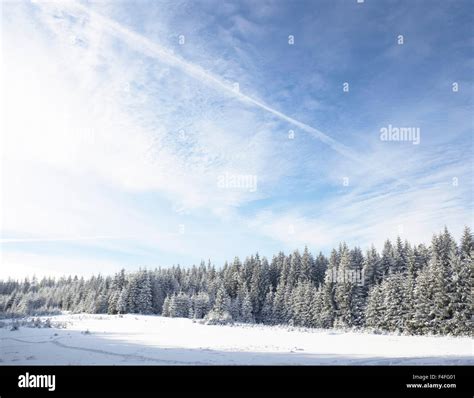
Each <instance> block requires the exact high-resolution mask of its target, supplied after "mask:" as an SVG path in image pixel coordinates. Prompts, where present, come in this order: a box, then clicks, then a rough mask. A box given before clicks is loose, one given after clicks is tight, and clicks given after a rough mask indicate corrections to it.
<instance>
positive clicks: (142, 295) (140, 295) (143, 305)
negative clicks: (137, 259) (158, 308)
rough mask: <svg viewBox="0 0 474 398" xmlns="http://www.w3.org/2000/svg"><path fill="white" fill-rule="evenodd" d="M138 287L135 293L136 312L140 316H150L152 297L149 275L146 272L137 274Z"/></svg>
mask: <svg viewBox="0 0 474 398" xmlns="http://www.w3.org/2000/svg"><path fill="white" fill-rule="evenodd" d="M139 280H140V285H139V287H138V292H137V301H136V305H137V307H136V310H137V312H139V313H140V314H151V313H152V310H153V297H152V290H151V280H150V275H149V274H148V272H147V271H142V272H140V274H139Z"/></svg>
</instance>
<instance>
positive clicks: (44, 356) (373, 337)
mask: <svg viewBox="0 0 474 398" xmlns="http://www.w3.org/2000/svg"><path fill="white" fill-rule="evenodd" d="M43 318H51V321H52V322H53V324H55V323H57V322H61V323H63V324H65V325H66V328H57V327H52V328H30V327H20V329H19V330H16V331H11V330H10V327H9V325H8V322H7V325H5V326H4V327H3V328H0V365H447V364H448V365H463V364H469V365H473V364H474V347H473V342H474V339H472V338H469V337H445V336H443V337H440V336H399V335H393V334H392V335H390V334H371V333H367V332H345V331H338V330H316V329H301V328H291V327H288V326H263V325H243V324H235V325H228V326H210V325H204V324H200V323H198V322H193V321H192V320H191V319H184V318H164V317H161V316H146V315H130V314H129V315H124V316H123V317H120V316H118V315H90V314H73V315H72V314H63V315H56V316H50V317H43ZM86 331H88V332H87V333H85V332H86Z"/></svg>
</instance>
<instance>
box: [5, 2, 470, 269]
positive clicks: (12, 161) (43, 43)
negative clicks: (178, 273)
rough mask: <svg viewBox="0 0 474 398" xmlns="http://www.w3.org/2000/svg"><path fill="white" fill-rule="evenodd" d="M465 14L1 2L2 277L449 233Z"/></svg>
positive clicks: (464, 160)
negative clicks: (409, 137)
mask: <svg viewBox="0 0 474 398" xmlns="http://www.w3.org/2000/svg"><path fill="white" fill-rule="evenodd" d="M257 4H258V5H257ZM473 12H474V5H473V4H472V2H469V1H454V2H435V1H389V0H380V1H373V0H372V1H371V0H366V1H365V2H364V3H362V4H358V3H357V1H356V0H353V1H352V0H344V1H322V0H318V1H316V0H313V1H291V2H290V1H281V0H280V1H264V0H262V1H259V2H258V3H255V2H252V1H229V2H222V1H138V2H127V1H120V2H106V1H100V2H94V1H92V2H91V1H87V2H86V1H82V2H58V3H54V2H41V1H35V2H26V1H25V2H7V3H2V17H1V18H2V30H1V31H2V93H3V98H2V101H3V102H2V113H3V115H2V129H1V130H2V133H1V134H2V162H1V164H2V187H1V189H2V191H1V192H2V195H1V199H2V207H1V208H2V218H1V220H2V223H1V239H2V240H1V249H2V252H1V254H2V267H1V270H0V277H7V276H14V277H20V276H24V275H26V274H32V273H36V274H37V275H43V274H53V275H60V274H69V273H72V274H85V275H87V274H90V273H97V272H101V273H103V274H107V273H111V272H114V271H116V270H118V269H120V268H121V267H125V268H127V269H136V268H138V267H155V266H169V265H173V264H178V263H179V264H181V265H191V264H198V263H199V262H200V260H201V259H205V260H207V259H208V258H210V259H211V260H212V261H213V262H215V263H216V264H217V265H222V263H223V262H224V261H225V260H232V259H233V257H234V256H235V255H239V256H241V257H245V256H246V255H249V254H251V253H254V252H256V251H258V252H259V253H261V254H263V255H267V256H271V255H272V254H274V253H276V252H278V251H279V250H284V251H289V250H293V249H296V248H300V249H301V248H303V247H304V246H305V245H308V247H309V248H310V249H311V250H312V251H313V252H318V251H320V250H321V251H323V252H327V251H328V250H329V249H330V248H332V247H334V246H337V245H338V243H339V242H340V241H342V240H345V241H346V242H347V243H348V244H349V245H351V246H354V245H360V246H361V247H362V248H363V249H365V248H367V247H368V246H369V245H370V244H372V243H374V244H375V245H377V246H378V247H380V245H381V244H382V242H383V240H384V239H386V238H387V237H390V238H395V237H396V236H397V235H400V236H401V237H402V238H406V239H409V240H410V241H413V242H429V240H430V238H431V235H432V234H433V233H434V232H437V231H439V230H440V229H441V228H443V226H444V225H447V226H448V228H450V230H451V231H452V232H453V233H454V234H455V235H456V236H459V235H460V233H461V230H462V228H463V226H464V225H469V224H472V177H473V176H472V172H473V168H472V149H473V147H472V128H473V118H472V105H473V104H472V102H473V95H472V94H473V85H472V70H473V66H474V63H473V44H474V39H473V32H472V27H471V25H472V21H473ZM290 35H291V36H293V37H294V44H289V36H290ZM399 35H403V44H399V40H400V37H399ZM183 39H184V42H183ZM346 82H347V83H348V84H349V91H348V92H345V91H344V90H343V84H344V83H346ZM235 83H238V87H239V91H236V90H235ZM453 83H457V86H458V90H457V91H453ZM389 125H392V126H394V127H412V128H415V129H419V132H420V142H419V144H414V143H413V141H401V142H398V141H383V140H381V138H380V130H381V129H382V128H384V127H387V126H389ZM289 130H293V131H294V138H293V139H290V138H289V133H288V132H289ZM223 176H227V177H226V178H229V176H230V178H251V181H253V183H252V184H253V185H252V186H251V187H250V188H249V186H240V187H235V186H231V185H229V184H227V185H222V184H220V183H219V181H221V180H220V179H222V178H223ZM226 181H228V180H226Z"/></svg>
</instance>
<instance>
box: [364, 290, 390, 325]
mask: <svg viewBox="0 0 474 398" xmlns="http://www.w3.org/2000/svg"><path fill="white" fill-rule="evenodd" d="M384 312H385V306H384V297H383V292H382V286H381V285H375V286H373V287H372V288H371V289H370V291H369V296H368V299H367V307H366V310H365V325H366V326H368V327H370V328H373V329H375V330H378V329H380V328H381V327H382V323H383V321H382V320H383V314H384Z"/></svg>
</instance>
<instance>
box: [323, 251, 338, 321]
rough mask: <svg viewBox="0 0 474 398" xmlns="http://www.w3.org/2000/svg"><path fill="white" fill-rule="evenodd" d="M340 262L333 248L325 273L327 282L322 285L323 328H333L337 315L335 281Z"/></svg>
mask: <svg viewBox="0 0 474 398" xmlns="http://www.w3.org/2000/svg"><path fill="white" fill-rule="evenodd" d="M338 264H339V254H338V253H337V251H336V250H334V249H333V250H332V252H331V256H330V258H329V264H328V268H327V270H326V275H325V283H324V285H323V287H322V308H321V315H320V319H321V325H322V327H323V328H332V327H333V325H334V319H335V317H336V304H335V298H334V295H335V282H336V280H335V279H336V278H337V272H338V270H337V268H338Z"/></svg>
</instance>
